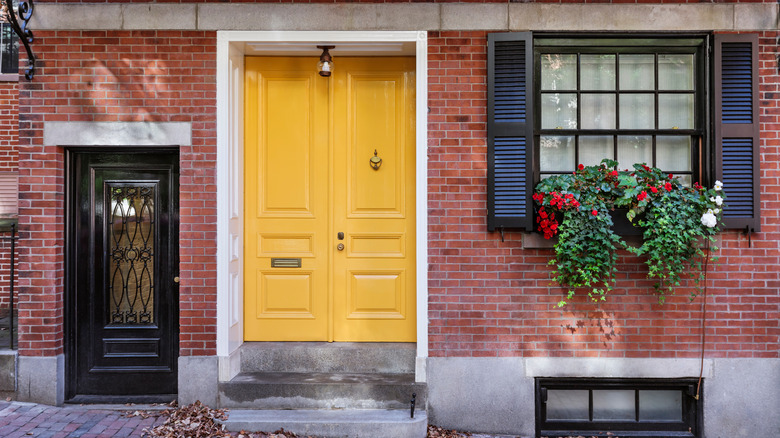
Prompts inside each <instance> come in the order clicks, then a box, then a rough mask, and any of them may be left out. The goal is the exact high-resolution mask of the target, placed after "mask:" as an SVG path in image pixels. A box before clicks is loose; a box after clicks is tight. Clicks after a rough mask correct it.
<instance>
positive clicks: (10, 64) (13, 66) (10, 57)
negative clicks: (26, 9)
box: [0, 2, 19, 73]
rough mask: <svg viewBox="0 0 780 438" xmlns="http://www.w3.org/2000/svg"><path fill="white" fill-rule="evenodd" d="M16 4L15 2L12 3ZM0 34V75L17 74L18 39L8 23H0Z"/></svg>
mask: <svg viewBox="0 0 780 438" xmlns="http://www.w3.org/2000/svg"><path fill="white" fill-rule="evenodd" d="M14 3H17V2H14ZM1 29H2V32H0V50H2V54H1V55H0V73H18V72H19V37H17V36H16V33H15V32H14V31H13V29H12V28H11V25H10V24H9V23H2V28H1Z"/></svg>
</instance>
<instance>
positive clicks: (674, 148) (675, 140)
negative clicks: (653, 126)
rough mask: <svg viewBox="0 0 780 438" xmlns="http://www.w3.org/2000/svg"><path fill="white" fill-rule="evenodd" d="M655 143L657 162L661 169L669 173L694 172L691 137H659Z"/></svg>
mask: <svg viewBox="0 0 780 438" xmlns="http://www.w3.org/2000/svg"><path fill="white" fill-rule="evenodd" d="M655 142H656V145H655V147H656V151H655V162H656V166H657V167H658V168H659V169H663V170H665V171H667V172H672V171H674V172H682V171H687V172H690V171H691V170H692V169H691V138H690V137H673V136H658V138H656V140H655Z"/></svg>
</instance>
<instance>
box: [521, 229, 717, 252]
mask: <svg viewBox="0 0 780 438" xmlns="http://www.w3.org/2000/svg"><path fill="white" fill-rule="evenodd" d="M722 233H723V232H722V231H721V232H720V233H718V234H716V235H715V243H714V244H713V245H714V246H717V247H718V248H720V247H721V235H722ZM622 237H623V240H625V241H626V243H627V244H629V245H630V246H634V247H638V246H641V245H642V236H639V235H631V236H622ZM556 243H558V237H557V236H556V237H553V238H552V239H545V238H544V236H542V235H541V234H539V233H537V232H535V231H534V232H530V233H523V249H553V248H554V247H555V244H556ZM700 244H701V243H700Z"/></svg>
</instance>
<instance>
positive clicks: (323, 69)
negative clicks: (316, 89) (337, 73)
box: [317, 46, 336, 78]
mask: <svg viewBox="0 0 780 438" xmlns="http://www.w3.org/2000/svg"><path fill="white" fill-rule="evenodd" d="M335 47H336V46H317V48H318V49H322V55H320V62H318V63H317V70H318V71H319V72H320V76H324V77H326V78H327V77H328V76H330V72H332V71H333V58H331V57H330V53H328V49H333V48H335Z"/></svg>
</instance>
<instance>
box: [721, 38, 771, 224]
mask: <svg viewBox="0 0 780 438" xmlns="http://www.w3.org/2000/svg"><path fill="white" fill-rule="evenodd" d="M714 71H715V177H716V178H717V179H718V180H720V181H722V182H723V190H724V191H725V192H726V196H727V199H726V203H727V204H728V207H727V208H726V209H725V210H723V221H724V224H725V227H726V228H740V229H745V228H746V227H747V228H749V229H750V230H751V231H760V225H761V214H760V213H761V204H760V199H759V186H760V181H759V177H760V172H759V162H760V154H759V152H760V149H759V146H760V145H759V112H758V93H759V90H758V35H757V34H716V35H715V68H714Z"/></svg>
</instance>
